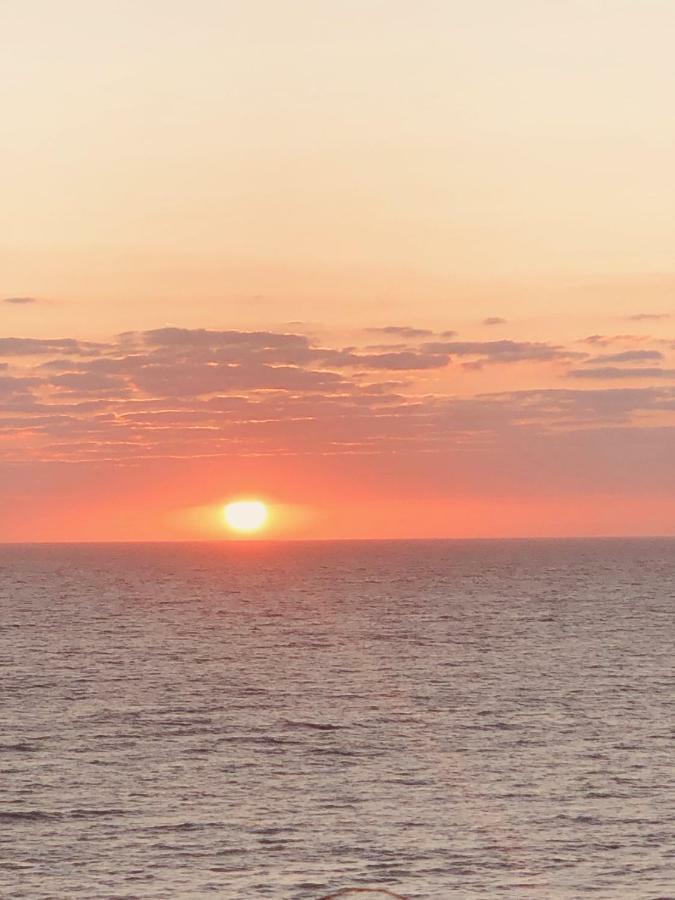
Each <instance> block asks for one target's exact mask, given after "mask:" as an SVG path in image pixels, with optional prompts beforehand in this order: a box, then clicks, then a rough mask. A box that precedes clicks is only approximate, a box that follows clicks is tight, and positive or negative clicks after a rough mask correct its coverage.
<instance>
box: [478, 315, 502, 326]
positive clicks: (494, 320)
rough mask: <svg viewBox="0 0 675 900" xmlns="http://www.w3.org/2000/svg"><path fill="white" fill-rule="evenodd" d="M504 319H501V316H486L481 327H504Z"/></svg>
mask: <svg viewBox="0 0 675 900" xmlns="http://www.w3.org/2000/svg"><path fill="white" fill-rule="evenodd" d="M506 324H507V322H506V319H502V318H501V316H488V317H487V319H483V325H506Z"/></svg>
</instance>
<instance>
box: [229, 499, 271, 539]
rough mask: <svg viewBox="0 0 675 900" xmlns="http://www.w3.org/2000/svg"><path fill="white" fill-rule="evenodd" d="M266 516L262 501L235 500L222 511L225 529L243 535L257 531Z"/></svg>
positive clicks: (266, 512)
mask: <svg viewBox="0 0 675 900" xmlns="http://www.w3.org/2000/svg"><path fill="white" fill-rule="evenodd" d="M268 515H269V513H268V511H267V506H266V505H265V504H264V503H263V502H262V500H235V501H233V502H232V503H228V504H227V505H226V506H225V508H224V509H223V516H224V518H225V523H226V524H227V527H228V528H231V529H232V531H239V532H242V533H245V534H250V533H251V532H253V531H259V530H260V529H261V528H262V527H263V526H264V524H265V522H266V521H267V517H268Z"/></svg>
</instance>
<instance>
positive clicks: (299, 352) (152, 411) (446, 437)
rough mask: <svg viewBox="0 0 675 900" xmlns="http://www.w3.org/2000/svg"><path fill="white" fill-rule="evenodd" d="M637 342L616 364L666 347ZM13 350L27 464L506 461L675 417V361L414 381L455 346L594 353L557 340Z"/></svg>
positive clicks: (3, 420) (468, 357) (10, 419)
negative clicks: (502, 457)
mask: <svg viewBox="0 0 675 900" xmlns="http://www.w3.org/2000/svg"><path fill="white" fill-rule="evenodd" d="M387 348H389V349H387ZM626 352H627V353H630V354H631V356H630V358H626V357H625V356H624V357H623V358H622V359H617V360H615V361H616V362H624V363H629V362H630V363H637V364H639V363H641V362H645V361H647V357H645V356H644V354H645V353H651V354H654V353H655V352H656V351H647V350H645V351H634V350H633V351H626ZM3 353H4V355H5V356H7V357H8V360H9V361H8V362H0V369H1V371H0V460H1V459H5V460H12V461H13V462H14V463H16V464H24V462H25V461H27V460H29V459H33V460H43V461H61V462H63V461H68V462H77V461H80V462H81V461H93V460H102V461H108V462H110V463H113V462H114V463H115V464H118V463H119V464H123V463H124V464H127V463H129V464H130V463H131V462H134V464H136V462H138V461H142V460H150V459H158V458H181V459H186V460H193V459H201V458H207V457H208V458H217V459H221V458H222V459H229V458H231V457H232V455H236V454H240V455H242V456H251V457H255V456H257V455H267V456H271V457H277V456H283V455H285V454H296V455H304V456H312V455H314V456H317V457H321V458H323V457H324V456H326V457H327V456H331V455H340V454H342V455H349V456H354V455H358V454H364V455H369V454H382V453H386V454H390V455H406V454H410V453H414V454H417V455H418V456H419V458H420V459H422V457H424V456H425V455H427V454H432V455H433V454H441V455H443V454H445V455H446V457H447V455H448V454H460V455H461V454H463V455H464V456H466V454H468V453H471V454H474V455H475V458H476V460H477V461H476V465H478V461H479V460H480V459H482V458H483V455H485V454H491V453H493V454H494V455H495V460H496V461H497V458H498V455H499V453H498V451H499V449H500V448H502V449H503V448H506V447H512V448H513V447H516V446H518V447H519V448H520V449H519V452H521V453H522V452H525V451H524V450H523V447H524V446H525V442H526V439H527V440H529V441H535V440H536V441H542V442H543V441H548V440H550V441H552V442H554V443H555V441H556V440H558V437H556V436H559V435H561V434H562V433H563V432H568V431H570V430H572V429H579V428H581V429H588V428H590V429H597V428H600V427H608V428H609V427H610V426H611V427H618V426H621V427H625V428H633V427H637V424H636V422H637V420H638V419H639V417H640V416H644V415H646V414H649V415H650V416H652V417H654V416H661V417H667V416H671V415H675V387H670V386H668V385H666V384H663V382H665V381H666V380H667V379H669V378H671V377H673V374H674V373H673V372H671V370H668V369H664V368H661V367H660V366H654V367H643V366H641V365H638V366H637V367H631V366H620V365H619V366H609V365H601V366H598V365H597V364H595V363H594V364H593V366H592V367H591V366H586V365H585V364H583V365H582V366H579V367H577V368H576V369H574V370H573V371H572V373H570V378H571V379H576V380H577V381H580V380H583V379H586V380H587V381H588V380H591V379H593V378H595V379H608V380H611V379H614V380H618V379H627V378H636V377H637V378H643V379H644V378H653V380H654V381H657V382H661V384H656V385H650V386H648V387H647V386H645V387H642V388H636V387H630V388H624V387H621V388H618V387H590V388H589V387H586V386H584V387H581V386H579V387H578V388H577V387H574V388H572V387H566V388H564V389H543V388H542V389H539V390H530V391H516V392H514V391H508V390H503V391H501V392H497V393H493V394H481V395H477V396H462V397H455V396H452V395H451V394H449V393H447V392H446V393H444V392H443V390H442V389H438V388H437V390H439V393H438V394H430V395H427V394H426V393H424V390H423V385H424V380H423V379H422V378H421V377H419V378H417V379H416V373H422V372H424V371H425V370H434V369H442V368H443V367H445V366H448V365H449V364H450V361H451V359H452V358H457V360H459V361H461V362H462V364H463V365H467V366H471V367H480V366H483V365H487V364H505V365H506V364H508V365H512V364H517V363H520V362H527V361H530V362H540V363H544V364H546V363H549V362H569V361H571V360H577V361H579V360H580V357H581V359H582V360H583V359H584V355H583V354H578V353H575V352H572V351H570V350H569V349H567V348H565V347H563V346H560V345H557V344H549V343H545V342H528V341H430V342H426V343H422V344H421V345H419V346H416V347H413V348H411V347H406V346H403V347H398V346H396V349H392V348H391V345H384V347H383V349H381V350H376V351H370V352H368V351H364V350H362V349H358V348H354V347H343V348H339V347H338V348H335V347H324V346H319V345H318V344H316V343H314V342H313V341H312V340H310V339H309V338H307V337H305V336H302V335H294V334H286V333H283V332H280V333H276V332H271V331H269V332H268V331H256V332H243V331H233V330H228V331H217V330H207V329H181V328H174V327H166V328H161V329H153V330H150V331H147V332H130V333H126V334H124V335H121V336H119V337H118V338H117V339H114V340H111V341H110V342H108V343H101V344H92V343H86V342H80V341H77V340H75V339H71V338H61V339H52V340H41V339H30V338H4V339H2V340H1V341H0V355H2V354H3ZM52 353H53V354H54V355H53V356H52V355H51V354H52ZM638 353H639V354H640V355H639V356H636V355H635V354H638ZM620 355H621V354H613V356H617V357H618V356H620ZM649 359H651V360H655V359H656V357H655V356H653V355H652V356H650V357H649ZM604 362H605V363H606V362H607V358H605V359H604ZM391 373H396V374H397V380H395V381H394V380H392V377H391ZM402 376H404V377H402ZM501 377H502V376H501V374H500V378H501ZM528 377H529V370H528ZM504 379H506V373H505V375H504ZM541 446H542V447H543V444H541ZM556 446H558V445H557V444H556ZM514 452H515V451H514ZM542 452H543V450H542ZM495 464H496V462H495Z"/></svg>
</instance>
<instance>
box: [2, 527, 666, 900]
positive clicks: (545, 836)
mask: <svg viewBox="0 0 675 900" xmlns="http://www.w3.org/2000/svg"><path fill="white" fill-rule="evenodd" d="M674 597H675V542H672V541H671V542H669V541H585V542H582V541H579V542H573V541H566V542H503V543H493V542H467V543H461V542H458V543H452V542H410V543H396V542H394V543H341V544H324V545H322V544H304V545H264V544H254V543H250V544H203V545H181V546H166V545H164V546H161V545H152V546H147V545H146V546H141V545H137V546H80V547H64V546H35V547H16V546H15V547H0V603H1V609H2V618H1V626H2V629H1V632H0V648H1V656H0V663H1V668H0V677H1V679H2V680H1V687H2V698H1V699H2V737H1V738H0V745H1V746H0V769H1V780H0V789H1V795H0V896H1V897H2V898H3V900H11V898H30V900H54V898H57V900H60V898H70V897H82V898H87V900H94V898H134V897H137V898H163V900H164V898H193V897H195V898H198V897H208V896H218V897H224V898H228V900H257V898H264V897H276V898H290V900H316V898H318V897H320V896H321V895H322V894H327V893H329V892H331V891H336V890H338V889H339V888H341V887H344V886H346V885H354V886H361V887H365V886H370V887H382V888H385V887H386V888H388V889H390V890H393V891H396V892H398V893H401V894H405V895H406V896H409V897H411V898H434V900H435V898H439V900H446V898H470V897H481V898H493V897H500V898H523V897H534V898H579V897H586V896H594V897H596V898H621V900H638V898H645V900H647V898H664V897H667V898H673V897H675V780H674V777H675V762H674V758H675V754H674V752H673V751H674V750H675V746H674V744H675V740H674V739H675V702H674V686H675V678H674V669H673V651H674V648H675V633H674V624H673V611H674ZM362 896H364V897H367V896H368V895H362Z"/></svg>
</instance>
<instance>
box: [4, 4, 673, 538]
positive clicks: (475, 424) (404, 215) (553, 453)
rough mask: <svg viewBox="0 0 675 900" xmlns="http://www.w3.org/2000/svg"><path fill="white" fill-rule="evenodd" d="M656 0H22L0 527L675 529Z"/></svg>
mask: <svg viewBox="0 0 675 900" xmlns="http://www.w3.org/2000/svg"><path fill="white" fill-rule="evenodd" d="M674 36H675V5H674V4H673V3H672V2H671V0H565V2H561V0H511V2H509V3H504V2H503V0H471V2H468V0H461V2H460V0H442V2H441V0H425V2H423V3H413V2H410V0H386V2H385V0H340V2H339V3H338V2H334V0H246V2H241V0H237V2H228V0H219V2H215V0H191V2H189V3H188V2H186V0H161V2H160V0H145V2H143V3H138V2H136V0H134V2H132V0H100V2H98V3H90V2H84V0H61V2H60V3H58V4H54V3H52V2H49V0H39V2H38V0H21V2H18V0H5V2H4V3H3V4H1V5H0V109H2V115H1V117H0V197H2V202H1V204H0V509H2V516H1V517H0V541H33V540H35V541H38V540H183V539H187V540H189V539H198V538H208V539H214V538H215V539H218V538H221V537H223V538H225V537H227V534H226V533H225V531H224V529H223V526H222V519H221V517H220V515H219V511H220V510H221V508H222V504H223V503H224V502H226V501H227V500H229V499H231V498H237V497H259V498H262V499H264V500H265V501H266V502H268V503H269V504H270V507H271V510H272V512H273V515H272V516H271V527H270V529H269V531H268V532H267V533H266V536H272V537H279V538H289V539H292V538H389V537H519V536H555V535H559V536H569V535H599V534H645V535H646V534H675V502H674V501H673V495H674V491H673V489H674V488H675V415H674V413H675V264H674V258H675V254H674V252H673V251H674V250H675V246H674V245H675V179H673V177H672V160H673V157H674V155H675V154H674V150H675V111H674V108H673V104H672V94H673V88H674V87H675V59H674V57H673V53H672V44H673V37H674Z"/></svg>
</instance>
